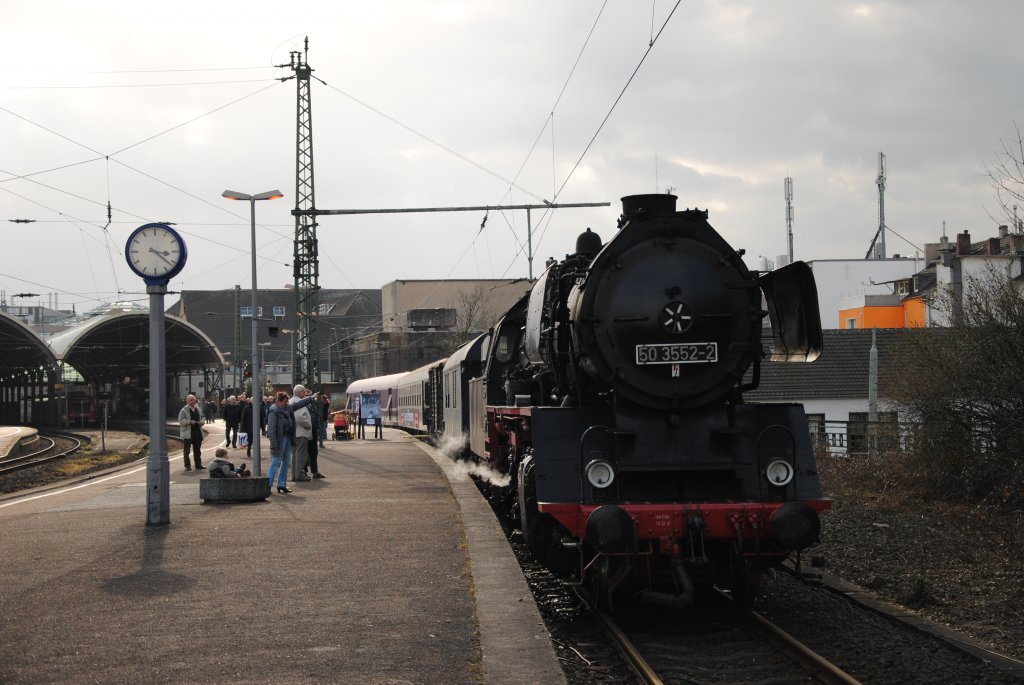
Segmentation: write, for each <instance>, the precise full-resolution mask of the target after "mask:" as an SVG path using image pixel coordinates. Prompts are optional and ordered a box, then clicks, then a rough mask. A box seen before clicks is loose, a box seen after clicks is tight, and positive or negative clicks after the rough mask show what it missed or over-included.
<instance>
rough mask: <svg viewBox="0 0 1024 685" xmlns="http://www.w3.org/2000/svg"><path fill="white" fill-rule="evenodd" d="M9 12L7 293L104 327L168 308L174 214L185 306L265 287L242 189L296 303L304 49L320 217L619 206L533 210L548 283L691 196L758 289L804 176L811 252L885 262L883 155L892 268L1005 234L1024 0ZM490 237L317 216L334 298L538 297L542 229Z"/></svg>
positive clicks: (3, 72) (396, 221)
mask: <svg viewBox="0 0 1024 685" xmlns="http://www.w3.org/2000/svg"><path fill="white" fill-rule="evenodd" d="M0 8H2V16H3V21H2V23H0V53H2V55H3V59H2V64H3V66H2V67H0V108H2V109H0V191H2V192H0V219H2V220H3V222H4V223H3V224H2V225H3V227H4V229H3V230H4V236H3V242H2V249H0V289H2V290H4V291H6V295H7V299H8V302H9V303H12V304H20V303H35V302H37V301H40V302H41V303H43V304H45V303H46V302H45V297H44V298H41V299H40V300H37V299H35V298H20V299H13V300H12V295H13V294H17V293H26V292H31V293H40V294H45V293H50V292H56V293H58V294H59V298H60V305H61V306H62V307H69V306H70V304H71V303H75V306H76V308H77V309H78V310H79V311H82V310H83V309H88V308H90V307H93V306H95V305H96V303H97V301H98V300H102V301H112V300H141V301H143V302H144V301H145V300H146V296H145V294H144V287H143V285H142V283H141V281H140V280H139V279H138V278H137V277H136V276H134V275H133V274H132V273H131V272H130V271H129V270H128V268H127V266H126V264H125V260H124V244H125V241H126V239H127V237H128V234H129V233H130V232H131V231H132V230H133V229H134V228H136V227H137V226H139V225H141V224H143V223H147V222H151V221H169V222H174V223H175V224H176V225H177V228H178V229H179V230H180V231H181V232H182V233H183V234H184V236H185V239H186V241H187V244H188V250H189V256H188V264H187V266H186V267H185V270H184V271H183V272H182V273H181V274H180V275H179V276H178V277H177V278H175V279H174V280H173V281H172V282H171V286H170V287H171V289H172V290H182V289H217V288H230V287H233V286H234V285H235V284H239V285H241V286H242V287H243V288H247V287H248V286H249V284H250V261H249V260H250V256H249V255H250V251H249V235H250V234H249V213H248V205H247V204H244V203H239V202H231V201H228V200H224V199H222V198H221V197H220V195H221V192H222V191H224V190H225V189H232V190H239V191H242V192H247V193H252V194H255V193H258V192H261V191H265V190H272V189H280V190H282V191H283V192H284V194H285V198H284V199H281V200H275V201H271V202H261V203H259V204H258V205H257V222H258V230H257V233H258V236H257V242H258V250H257V252H258V261H259V282H260V287H274V288H280V287H284V286H285V284H288V283H291V282H292V280H293V277H292V272H291V268H290V266H288V265H289V264H290V263H291V261H292V251H293V246H292V237H293V234H294V218H293V217H292V216H291V214H290V211H291V209H292V208H293V207H294V204H295V166H296V162H295V156H296V142H295V137H296V88H295V81H294V80H291V81H286V82H279V81H275V80H274V79H275V78H280V77H284V76H289V75H291V70H290V69H281V68H275V67H274V66H273V65H280V64H286V63H287V62H288V61H289V51H291V50H300V49H301V48H302V40H303V38H304V37H305V36H308V37H309V44H310V49H309V56H308V57H309V64H310V65H311V66H312V67H313V69H314V70H315V71H314V75H315V76H317V77H319V78H320V79H323V81H325V82H326V84H327V85H324V84H323V83H320V82H317V81H314V82H313V87H312V101H313V105H312V112H313V146H314V165H315V191H316V205H317V207H318V208H320V209H343V208H403V207H450V206H475V205H495V204H513V203H514V204H525V203H541V202H543V201H551V202H564V203H575V202H610V203H611V206H609V207H602V208H596V209H561V210H558V211H555V212H553V213H545V212H542V211H540V210H535V211H534V212H533V213H532V223H533V243H534V251H535V262H534V274H535V275H536V274H537V273H539V272H540V270H541V269H542V265H543V262H544V259H545V258H547V257H550V256H556V257H562V256H564V255H565V254H566V253H567V252H571V251H572V249H573V246H574V244H575V237H576V235H577V234H578V233H579V232H581V231H582V230H584V229H585V228H586V227H588V226H589V227H591V228H593V229H594V230H595V231H597V232H598V233H599V234H600V235H601V236H602V237H603V238H604V239H605V240H607V239H609V238H610V237H611V236H612V234H613V233H614V231H615V219H616V218H617V216H618V214H619V211H620V205H619V198H620V197H621V196H623V195H630V194H636V193H650V192H665V191H666V189H669V188H672V189H674V191H673V192H674V193H675V194H676V195H678V196H679V204H680V207H681V208H682V207H699V208H702V209H708V210H709V212H710V221H711V224H712V225H713V226H714V227H715V228H716V229H717V230H718V231H719V232H720V233H721V234H722V235H723V236H724V237H725V238H726V239H727V240H729V241H730V242H731V243H732V244H733V246H734V247H736V248H738V249H739V248H742V249H744V250H746V255H747V257H746V259H747V263H748V265H749V266H750V267H752V268H757V266H758V256H760V255H765V256H768V257H770V258H774V257H775V256H776V255H780V254H783V253H784V252H785V250H786V247H785V198H784V193H783V180H784V178H785V177H786V176H791V177H792V178H793V186H794V200H793V204H794V208H795V223H794V236H795V237H794V243H795V253H796V257H797V258H798V259H805V260H811V259H829V258H861V257H863V256H864V254H865V252H866V251H867V249H868V246H869V244H870V242H871V239H872V237H873V235H874V233H875V231H876V229H877V226H878V189H877V186H876V184H875V179H876V176H877V175H878V153H879V152H885V154H886V157H887V164H888V172H887V189H886V194H885V207H886V223H887V225H888V226H890V227H891V228H892V229H893V230H895V231H896V232H897V233H898V234H899V235H900V236H903V238H905V239H906V241H909V242H905V241H904V240H902V239H900V238H898V237H896V236H895V235H892V234H889V237H888V240H887V246H888V251H889V253H890V255H891V254H892V253H899V254H903V255H908V254H910V255H912V254H914V252H915V248H921V247H923V245H924V243H926V242H935V241H937V239H938V237H939V236H940V235H941V233H942V229H943V222H945V223H946V227H947V228H946V230H947V233H948V234H949V235H953V234H954V233H956V232H958V231H962V230H964V229H969V230H970V231H971V233H972V235H973V236H975V239H981V238H983V237H987V236H989V235H995V232H996V225H997V223H999V221H998V220H997V219H998V216H996V215H998V213H999V209H998V205H997V202H996V200H995V197H994V193H993V191H992V189H991V186H990V183H989V181H988V179H987V177H986V176H985V165H986V163H991V162H992V161H993V160H995V158H996V154H997V151H998V150H999V149H1000V148H1001V145H1002V142H1001V141H1011V140H1015V139H1016V135H1017V134H1016V131H1015V128H1014V122H1015V121H1016V122H1017V123H1018V124H1020V125H1022V126H1024V88H1022V87H1021V74H1022V73H1024V58H1022V56H1021V55H1022V53H1024V51H1022V50H1021V49H1020V32H1021V27H1022V26H1024V3H1022V2H1020V1H1019V0H1002V1H994V0H993V1H985V0H980V1H978V2H969V3H968V2H963V1H962V0H961V1H954V0H939V1H929V2H923V1H909V0H908V1H905V2H868V1H865V2H844V1H842V0H830V1H828V2H822V1H821V0H792V1H789V0H778V1H768V0H732V1H729V0H723V1H720V2H715V1H710V0H703V1H695V0H694V1H687V0H683V2H680V3H679V4H678V6H676V3H675V0H655V1H654V2H651V1H650V0H634V1H626V0H609V1H608V2H607V3H605V2H603V0H559V1H553V0H519V1H518V2H512V3H508V2H505V3H498V2H482V1H477V2H470V1H466V2H455V1H452V2H442V1H436V2H435V1H430V0H409V1H398V0H394V1H390V0H380V1H378V2H351V1H348V0H345V1H332V2H325V1H311V2H306V3H301V4H298V5H292V6H287V5H286V4H282V3H279V2H275V3H269V2H259V1H257V2H252V1H250V2H246V3H217V2H208V1H207V2H201V3H200V2H192V1H191V0H184V1H180V2H176V3H145V2H138V1H130V2H129V1H125V2H111V1H102V0H101V1H99V2H92V3H83V2H70V1H69V2H54V1H52V0H36V1H35V2H24V1H21V0H0ZM673 10H674V13H673ZM670 14H671V17H670ZM666 21H667V23H666ZM663 27H664V28H663ZM655 38H656V40H655V42H654V44H653V47H652V48H650V50H649V46H650V44H651V42H652V39H655ZM584 46H585V47H584ZM648 50H649V54H647V56H646V58H644V55H645V53H648ZM577 60H578V61H577ZM641 60H643V62H642V65H641ZM574 65H575V68H574ZM638 65H640V66H639V70H638V71H637V72H636V75H635V77H633V80H632V82H631V83H630V85H629V86H628V88H626V89H625V91H624V93H623V94H622V97H621V99H620V100H619V101H618V104H617V105H615V106H614V109H613V105H614V103H615V101H616V98H618V97H619V94H620V93H622V91H623V88H624V87H625V86H626V83H627V81H629V79H630V76H631V74H633V72H634V70H636V69H637V67H638ZM570 74H571V78H570ZM563 88H564V90H563ZM609 112H610V115H609ZM606 117H607V121H606V123H604V125H603V127H602V121H604V120H605V118H606ZM599 129H600V132H599V133H598V130H599ZM595 134H597V135H596V138H595ZM592 139H593V142H592V143H591V140H592ZM588 145H589V149H588ZM585 151H586V153H585V154H584V152H585ZM581 158H582V161H580V160H581ZM577 162H579V164H578V166H577ZM512 181H514V185H512V184H511V182H512ZM108 201H109V202H110V204H111V206H112V222H111V223H110V224H109V226H108V225H107V209H106V207H107V202H108ZM1021 214H1022V216H1024V209H1022V211H1021ZM994 216H996V218H995V219H994V218H993V217H994ZM11 219H34V220H35V221H36V222H35V223H31V224H18V223H8V221H9V220H11ZM483 220H484V214H483V213H482V212H465V213H445V214H395V215H382V216H329V217H322V218H321V219H320V224H319V228H318V236H319V243H320V255H321V261H320V285H321V286H323V287H325V288H353V287H358V288H379V287H380V286H381V285H383V284H384V283H386V282H388V281H391V280H395V279H417V278H420V279H422V278H498V277H524V276H526V275H527V261H526V252H525V247H524V246H525V244H526V241H527V227H526V214H525V212H522V211H516V212H505V213H497V212H494V213H491V215H490V216H489V217H488V219H487V222H486V226H485V228H484V229H483V231H481V230H480V226H481V223H482V222H483ZM1002 222H1003V223H1005V219H1004V220H1003V221H1002Z"/></svg>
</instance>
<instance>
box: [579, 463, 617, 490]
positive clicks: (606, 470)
mask: <svg viewBox="0 0 1024 685" xmlns="http://www.w3.org/2000/svg"><path fill="white" fill-rule="evenodd" d="M584 472H585V473H586V474H587V481H588V482H589V483H590V484H591V485H592V486H594V487H595V488H606V487H608V486H609V485H611V484H612V481H614V480H615V469H613V468H612V465H611V464H610V463H608V462H607V461H605V460H604V459H595V460H593V461H592V462H590V463H589V464H587V468H586V469H585V470H584Z"/></svg>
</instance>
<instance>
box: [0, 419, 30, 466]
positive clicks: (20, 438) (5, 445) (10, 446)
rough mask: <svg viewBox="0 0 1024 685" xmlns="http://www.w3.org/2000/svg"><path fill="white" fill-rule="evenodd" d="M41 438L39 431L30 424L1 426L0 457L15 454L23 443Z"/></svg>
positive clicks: (27, 443) (26, 443)
mask: <svg viewBox="0 0 1024 685" xmlns="http://www.w3.org/2000/svg"><path fill="white" fill-rule="evenodd" d="M38 439H39V431H38V430H36V429H35V428H32V427H30V426H0V458H2V457H8V456H13V455H14V454H15V451H16V450H18V449H19V447H20V446H21V445H29V444H31V443H32V442H34V441H35V440H38Z"/></svg>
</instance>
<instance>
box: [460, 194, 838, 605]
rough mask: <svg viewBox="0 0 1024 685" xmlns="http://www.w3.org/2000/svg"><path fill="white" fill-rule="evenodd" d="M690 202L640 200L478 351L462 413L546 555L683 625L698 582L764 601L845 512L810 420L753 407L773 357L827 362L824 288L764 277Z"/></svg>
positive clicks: (540, 285)
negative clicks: (773, 570)
mask: <svg viewBox="0 0 1024 685" xmlns="http://www.w3.org/2000/svg"><path fill="white" fill-rule="evenodd" d="M675 202H676V198H675V197H674V196H672V195H634V196H629V197H625V198H623V200H622V203H623V213H622V216H621V218H620V220H619V224H618V229H619V230H618V232H617V233H616V235H615V236H614V237H613V238H612V239H611V240H610V241H608V243H607V244H603V245H602V241H601V239H600V238H599V237H598V236H597V234H595V233H593V232H591V231H590V229H587V232H585V233H583V234H582V235H580V237H579V239H578V241H577V249H576V252H575V254H572V255H568V256H567V257H566V258H565V259H564V260H563V261H560V262H556V263H553V264H552V265H551V266H550V267H549V268H548V269H547V271H546V272H545V274H544V275H543V276H542V277H541V278H540V279H539V280H538V282H537V284H536V285H535V287H534V288H533V290H532V291H531V292H530V293H529V294H528V295H527V296H524V297H523V298H522V299H521V300H520V301H519V302H518V303H517V304H516V305H515V306H513V308H512V309H511V310H509V311H508V312H507V313H506V314H505V315H504V316H503V318H502V319H501V320H500V321H499V322H498V323H497V324H496V325H495V327H494V328H493V329H492V330H491V331H490V333H489V335H488V336H487V339H486V342H485V344H484V345H482V346H481V345H478V346H479V347H481V349H483V350H484V351H483V352H482V355H483V357H482V359H481V362H482V371H481V372H480V375H479V377H478V378H475V379H472V380H470V381H469V382H468V389H469V392H468V397H467V398H465V399H466V400H469V402H470V404H472V403H474V402H475V404H476V406H475V407H471V408H470V410H469V411H470V417H471V418H470V420H469V423H470V426H469V432H470V433H471V436H470V440H471V445H473V446H474V448H475V451H476V452H477V455H478V456H479V457H480V458H481V459H482V460H485V461H487V462H490V464H491V465H492V466H494V467H495V468H497V469H499V470H501V471H504V472H506V473H508V474H510V475H511V476H512V479H511V485H509V486H508V487H507V488H506V489H505V501H506V504H507V508H508V511H510V512H511V515H512V516H514V517H515V518H516V519H518V521H519V523H520V524H521V526H522V530H523V534H524V537H525V540H526V542H527V544H528V545H529V547H530V548H531V550H533V552H534V554H535V555H536V556H537V557H538V558H539V559H540V560H541V561H542V562H544V563H545V564H547V565H548V566H549V567H551V568H552V569H553V570H555V571H556V572H559V573H562V574H564V575H566V576H569V577H573V578H575V579H577V580H579V581H580V582H582V583H585V584H587V585H588V586H589V587H591V588H592V590H593V591H594V594H595V597H596V598H597V600H598V601H599V602H600V603H602V604H605V605H610V604H611V603H612V599H613V597H614V596H615V595H616V594H617V593H618V592H625V591H627V590H628V591H630V592H632V591H637V592H642V593H643V594H644V596H645V598H646V599H648V600H651V601H659V602H663V603H671V604H676V605H687V604H689V603H690V602H692V600H693V597H694V585H695V583H700V582H709V583H715V584H718V585H725V586H727V587H731V589H732V591H733V593H734V595H735V597H736V598H737V599H739V600H741V601H749V599H750V598H751V597H752V595H753V593H754V592H755V591H756V574H757V571H758V570H761V569H763V568H766V567H770V566H772V565H775V564H778V563H780V562H781V561H782V560H783V559H785V558H786V557H787V556H790V555H791V554H794V553H796V554H797V555H798V554H799V551H800V550H802V549H805V548H806V547H808V546H809V545H811V544H813V543H814V542H815V541H816V540H817V539H818V534H819V527H820V524H819V514H820V513H821V512H822V511H824V510H826V509H828V508H829V506H830V504H831V503H830V501H829V500H828V499H826V498H824V497H823V496H822V491H821V486H820V483H819V480H818V475H817V471H816V468H815V462H814V456H813V452H812V448H811V442H810V436H809V431H808V425H807V418H806V415H805V414H804V410H803V407H802V406H801V405H799V404H751V403H746V402H744V401H743V393H744V392H745V391H747V390H750V389H753V388H754V387H756V386H757V383H758V377H759V369H760V365H761V362H762V357H770V358H771V359H772V360H773V361H813V360H814V359H815V358H816V357H817V356H818V354H819V353H820V349H821V325H820V320H819V316H818V307H817V297H816V291H815V286H814V280H813V276H812V275H811V271H810V268H809V267H808V266H807V265H806V264H804V263H803V262H795V263H793V264H790V265H788V266H785V267H783V268H781V269H778V270H775V271H773V272H770V273H766V274H759V273H757V272H751V271H749V270H748V269H747V268H746V266H745V265H744V263H743V261H742V259H741V257H742V253H741V252H737V251H736V250H734V249H733V248H732V247H730V246H729V244H728V243H727V242H726V241H725V240H724V239H723V238H722V237H721V236H720V235H719V234H718V233H717V232H716V231H715V230H714V229H713V228H712V227H711V225H710V224H709V223H708V221H707V212H706V211H699V210H691V209H687V210H683V211H676V206H675ZM765 317H767V318H768V319H769V322H770V324H771V339H772V340H773V343H772V345H771V347H772V349H771V350H765V349H763V345H762V333H763V330H767V329H765V327H764V323H763V322H764V319H765ZM464 401H465V400H464ZM474 433H477V434H478V435H477V436H475V437H474V436H473V435H472V434H474Z"/></svg>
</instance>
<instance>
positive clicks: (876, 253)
mask: <svg viewBox="0 0 1024 685" xmlns="http://www.w3.org/2000/svg"><path fill="white" fill-rule="evenodd" d="M875 185H877V186H878V230H877V231H875V237H874V238H872V239H871V246H870V247H869V248H868V252H867V254H865V255H864V259H885V153H884V152H879V153H878V178H876V179H875Z"/></svg>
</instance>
